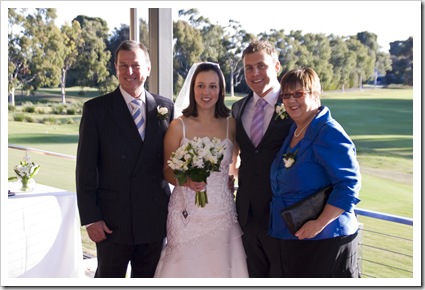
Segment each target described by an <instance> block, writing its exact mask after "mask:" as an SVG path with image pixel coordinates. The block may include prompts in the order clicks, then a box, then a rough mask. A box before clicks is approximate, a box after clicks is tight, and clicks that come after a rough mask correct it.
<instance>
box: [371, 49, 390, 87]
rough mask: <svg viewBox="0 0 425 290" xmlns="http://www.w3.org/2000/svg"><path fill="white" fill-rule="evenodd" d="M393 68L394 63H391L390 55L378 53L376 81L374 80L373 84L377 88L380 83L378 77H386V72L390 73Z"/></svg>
mask: <svg viewBox="0 0 425 290" xmlns="http://www.w3.org/2000/svg"><path fill="white" fill-rule="evenodd" d="M391 68H392V61H391V58H390V55H389V54H388V53H385V52H382V51H378V54H377V55H376V62H375V71H374V79H373V84H374V86H375V87H376V85H377V83H378V76H379V75H382V76H385V75H386V72H387V71H389V70H390V69H391Z"/></svg>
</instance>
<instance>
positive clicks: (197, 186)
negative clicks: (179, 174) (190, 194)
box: [185, 178, 206, 192]
mask: <svg viewBox="0 0 425 290" xmlns="http://www.w3.org/2000/svg"><path fill="white" fill-rule="evenodd" d="M205 185H206V183H205V182H196V181H193V180H192V179H190V178H189V179H188V180H187V182H186V184H185V186H186V187H189V188H190V189H191V190H193V191H195V192H198V191H202V190H203V189H205Z"/></svg>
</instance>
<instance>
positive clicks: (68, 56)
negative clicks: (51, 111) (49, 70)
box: [58, 21, 84, 104]
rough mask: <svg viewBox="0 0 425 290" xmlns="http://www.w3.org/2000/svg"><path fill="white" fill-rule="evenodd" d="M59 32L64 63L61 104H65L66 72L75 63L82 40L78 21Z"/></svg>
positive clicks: (66, 25)
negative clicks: (62, 42) (61, 38)
mask: <svg viewBox="0 0 425 290" xmlns="http://www.w3.org/2000/svg"><path fill="white" fill-rule="evenodd" d="M61 31H62V36H63V39H64V47H63V50H62V51H60V53H61V54H62V58H63V60H64V63H63V67H62V75H61V81H60V86H61V95H62V103H63V104H66V94H65V88H66V76H67V72H68V70H69V69H71V68H72V67H74V65H75V64H76V63H77V60H78V52H79V51H80V50H81V49H82V47H83V45H84V40H83V38H82V31H81V27H80V23H79V22H78V21H73V22H72V26H69V25H68V24H65V25H63V26H62V29H61ZM58 53H59V52H58Z"/></svg>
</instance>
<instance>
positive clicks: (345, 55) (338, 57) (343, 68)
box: [329, 34, 356, 92]
mask: <svg viewBox="0 0 425 290" xmlns="http://www.w3.org/2000/svg"><path fill="white" fill-rule="evenodd" d="M329 41H330V46H331V48H332V52H331V58H330V63H331V64H332V70H333V78H332V85H333V86H334V87H336V88H341V90H342V91H343V92H344V91H345V88H346V87H349V86H350V73H351V72H352V71H353V70H354V68H355V65H356V56H355V53H354V52H352V51H350V50H349V49H348V47H347V43H346V42H345V40H344V38H343V37H341V36H335V35H333V34H331V35H330V36H329Z"/></svg>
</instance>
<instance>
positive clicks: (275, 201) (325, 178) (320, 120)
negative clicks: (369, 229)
mask: <svg viewBox="0 0 425 290" xmlns="http://www.w3.org/2000/svg"><path fill="white" fill-rule="evenodd" d="M320 109H321V111H320V112H319V114H317V116H316V117H315V119H314V120H313V121H312V122H311V123H310V125H309V127H308V128H307V131H306V133H305V135H304V138H303V139H302V140H301V141H300V142H298V144H297V145H296V146H294V148H290V146H289V144H290V142H291V139H292V138H286V140H285V142H284V143H283V145H282V147H281V149H280V151H279V152H278V153H277V155H276V158H275V160H274V161H273V163H272V167H271V171H270V178H271V185H272V190H273V197H272V201H271V203H270V212H271V214H270V225H269V234H270V235H271V236H272V237H276V238H280V239H297V238H296V237H295V236H294V235H292V234H291V233H290V232H289V229H288V227H287V226H286V224H285V222H284V221H283V218H282V216H281V214H280V213H281V211H282V210H283V209H284V208H286V207H288V206H290V205H292V204H294V203H295V202H297V201H299V200H302V199H304V198H306V197H307V196H309V195H311V194H313V193H315V192H317V191H318V190H320V189H322V188H324V187H326V186H327V185H330V184H332V185H333V191H332V192H331V194H330V196H329V199H328V204H331V205H333V206H336V207H338V208H341V209H343V210H344V212H343V213H342V214H341V215H340V216H339V217H338V218H337V219H336V220H334V221H333V222H332V223H330V224H329V225H328V226H326V227H325V228H324V229H323V231H322V232H321V233H319V234H318V235H317V236H316V237H314V238H313V239H312V240H319V239H327V238H332V237H339V236H346V235H351V234H354V233H355V232H356V231H357V230H358V223H357V218H356V216H355V213H354V206H355V205H356V204H357V203H358V202H359V201H360V200H359V199H358V196H359V191H360V182H361V176H360V170H359V164H358V162H357V159H356V148H355V145H354V143H353V142H352V141H351V139H350V137H349V136H348V135H347V133H346V132H345V130H344V129H343V128H342V126H341V125H340V124H339V123H338V122H337V121H335V120H334V119H333V118H332V117H331V113H330V111H329V109H328V108H327V107H325V106H321V107H320ZM295 129H296V125H295V123H294V124H293V125H292V127H291V130H290V132H289V136H292V135H293V133H294V131H295ZM288 152H296V155H295V163H294V164H293V165H292V166H291V167H289V168H285V166H284V162H283V155H284V154H285V153H288Z"/></svg>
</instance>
